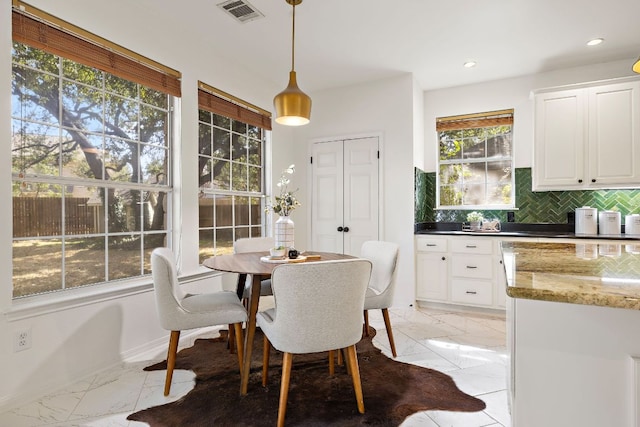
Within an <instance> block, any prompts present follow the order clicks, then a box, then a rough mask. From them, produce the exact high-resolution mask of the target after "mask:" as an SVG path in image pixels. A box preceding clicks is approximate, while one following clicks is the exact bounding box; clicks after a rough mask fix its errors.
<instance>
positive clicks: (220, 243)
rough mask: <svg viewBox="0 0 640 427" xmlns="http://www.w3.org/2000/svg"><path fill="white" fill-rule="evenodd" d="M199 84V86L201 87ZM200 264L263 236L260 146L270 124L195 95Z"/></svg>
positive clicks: (223, 102) (257, 115)
mask: <svg viewBox="0 0 640 427" xmlns="http://www.w3.org/2000/svg"><path fill="white" fill-rule="evenodd" d="M201 85H202V84H201ZM199 106H200V109H199V122H198V127H199V137H200V141H199V156H198V171H199V186H200V198H199V233H200V261H201V262H202V261H203V260H204V259H206V258H208V257H210V256H212V255H220V254H225V253H231V252H232V251H233V242H234V241H235V240H237V239H239V238H242V237H260V236H262V235H264V146H265V138H266V135H267V130H269V129H271V120H270V119H269V117H268V116H267V115H266V114H264V113H261V112H256V111H252V110H250V109H247V108H246V107H244V106H241V105H238V104H236V103H234V102H231V101H230V100H228V99H224V98H221V97H220V96H217V95H215V94H213V93H210V92H207V91H205V90H200V91H199Z"/></svg>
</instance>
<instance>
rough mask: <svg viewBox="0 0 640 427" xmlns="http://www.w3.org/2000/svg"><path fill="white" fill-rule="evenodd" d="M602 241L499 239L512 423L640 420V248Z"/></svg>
mask: <svg viewBox="0 0 640 427" xmlns="http://www.w3.org/2000/svg"><path fill="white" fill-rule="evenodd" d="M594 245H595V246H594ZM600 245H601V246H600ZM600 245H599V244H598V243H589V244H586V245H585V244H584V243H580V244H574V243H539V242H538V243H534V242H532V243H524V242H503V243H502V250H503V257H504V265H505V266H506V267H507V272H506V273H507V274H506V275H507V281H508V286H507V295H508V296H509V298H508V303H507V321H508V332H509V333H508V341H509V346H510V349H511V373H510V376H509V390H510V398H511V415H512V425H513V426H514V427H541V426H544V427H554V426H558V427H573V426H576V427H578V426H579V427H601V426H612V427H613V426H615V427H626V426H629V427H633V426H640V254H637V253H635V252H636V251H634V250H633V249H634V246H629V248H630V250H629V251H627V250H626V249H627V245H625V242H620V243H611V242H606V243H600Z"/></svg>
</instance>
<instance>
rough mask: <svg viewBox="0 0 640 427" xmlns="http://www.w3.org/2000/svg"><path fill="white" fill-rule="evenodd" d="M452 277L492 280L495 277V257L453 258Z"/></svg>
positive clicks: (466, 256)
mask: <svg viewBox="0 0 640 427" xmlns="http://www.w3.org/2000/svg"><path fill="white" fill-rule="evenodd" d="M451 275H452V276H454V277H469V278H471V279H491V278H492V277H493V256H491V255H454V256H452V257H451Z"/></svg>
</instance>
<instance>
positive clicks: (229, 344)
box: [227, 324, 235, 354]
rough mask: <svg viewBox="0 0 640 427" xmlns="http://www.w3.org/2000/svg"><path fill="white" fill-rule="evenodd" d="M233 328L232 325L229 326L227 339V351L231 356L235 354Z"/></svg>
mask: <svg viewBox="0 0 640 427" xmlns="http://www.w3.org/2000/svg"><path fill="white" fill-rule="evenodd" d="M234 341H235V328H234V327H233V325H231V324H230V325H229V336H228V337H227V348H228V349H229V353H231V354H233V353H234V352H235V348H234V346H235V344H234Z"/></svg>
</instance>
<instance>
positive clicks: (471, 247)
mask: <svg viewBox="0 0 640 427" xmlns="http://www.w3.org/2000/svg"><path fill="white" fill-rule="evenodd" d="M467 248H469V249H475V248H477V246H476V245H467Z"/></svg>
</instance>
